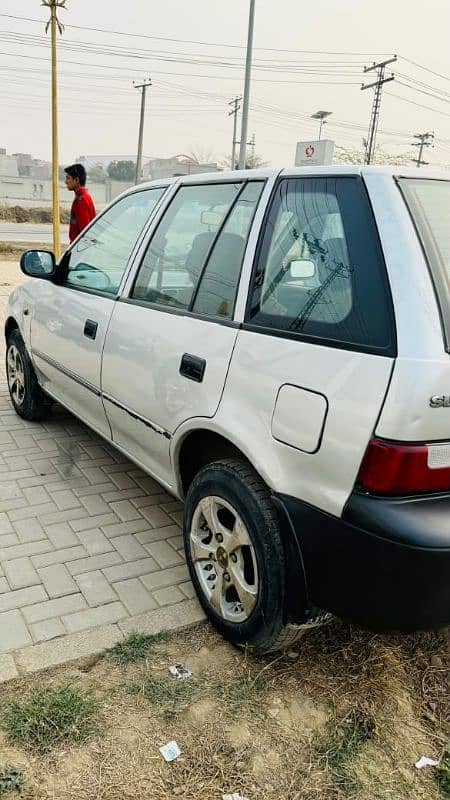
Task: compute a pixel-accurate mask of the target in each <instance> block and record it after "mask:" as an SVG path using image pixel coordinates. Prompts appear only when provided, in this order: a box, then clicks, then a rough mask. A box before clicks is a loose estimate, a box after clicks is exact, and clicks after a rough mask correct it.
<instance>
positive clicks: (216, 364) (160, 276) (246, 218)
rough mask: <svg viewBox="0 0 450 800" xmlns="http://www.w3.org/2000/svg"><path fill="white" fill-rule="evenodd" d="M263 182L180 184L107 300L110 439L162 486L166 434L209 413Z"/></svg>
mask: <svg viewBox="0 0 450 800" xmlns="http://www.w3.org/2000/svg"><path fill="white" fill-rule="evenodd" d="M263 186H264V181H251V182H244V181H236V182H235V181H228V182H223V183H214V184H213V183H205V184H203V185H192V184H186V185H181V186H180V187H179V189H178V191H177V193H176V194H175V195H174V197H173V198H172V200H171V203H170V205H169V206H168V208H167V209H166V211H165V213H164V214H163V216H162V218H161V220H160V221H159V224H158V225H157V227H156V230H155V232H154V233H153V235H152V236H151V239H150V242H149V245H148V246H147V249H146V250H144V251H143V257H142V259H141V261H140V265H139V269H138V271H137V275H136V276H132V275H130V277H129V279H128V281H127V286H126V291H125V292H124V294H123V296H122V297H121V298H120V299H119V301H118V302H117V303H116V304H115V308H114V311H113V315H112V318H111V323H110V326H109V329H108V334H107V337H106V342H105V349H104V356H103V367H102V389H103V396H104V402H105V408H106V412H107V415H108V418H109V421H110V424H111V429H112V433H113V439H114V441H116V442H117V444H118V445H119V446H121V447H123V448H124V449H125V450H126V451H127V452H128V453H130V455H132V457H133V458H135V459H136V460H138V461H139V462H140V463H141V464H142V465H143V466H144V467H145V468H146V469H148V470H149V471H150V472H152V473H153V474H154V475H156V476H157V477H159V478H160V479H161V480H162V481H163V482H164V483H166V485H171V480H172V478H171V468H170V455H169V448H170V440H171V436H172V434H173V432H174V431H175V429H176V428H177V427H178V426H179V425H180V424H181V423H182V422H183V421H185V420H187V419H189V418H191V417H197V416H203V417H212V416H214V414H215V413H216V410H217V408H218V405H219V402H220V398H221V395H222V391H223V386H224V383H225V378H226V374H227V370H228V365H229V362H230V359H231V355H232V351H233V347H234V344H235V341H236V335H237V331H238V326H237V325H235V324H234V323H233V321H232V319H233V313H234V304H235V298H236V293H237V287H238V283H239V278H240V272H241V265H242V261H243V257H244V253H245V250H246V246H247V239H248V235H249V232H250V228H251V225H252V221H253V216H254V213H255V210H256V207H257V204H258V201H259V198H260V196H261V192H262V190H263Z"/></svg>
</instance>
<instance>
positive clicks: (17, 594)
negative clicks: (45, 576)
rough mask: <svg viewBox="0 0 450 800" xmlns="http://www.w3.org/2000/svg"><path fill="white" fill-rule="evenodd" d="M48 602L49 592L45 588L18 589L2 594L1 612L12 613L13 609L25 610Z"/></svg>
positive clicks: (0, 596)
mask: <svg viewBox="0 0 450 800" xmlns="http://www.w3.org/2000/svg"><path fill="white" fill-rule="evenodd" d="M43 600H48V595H47V592H46V591H45V589H44V587H43V586H31V587H29V588H28V589H16V590H15V591H13V592H5V594H0V611H10V610H11V609H13V608H23V606H28V605H31V604H32V603H41V602H42V601H43Z"/></svg>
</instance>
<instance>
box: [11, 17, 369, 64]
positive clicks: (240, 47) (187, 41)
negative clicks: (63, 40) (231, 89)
mask: <svg viewBox="0 0 450 800" xmlns="http://www.w3.org/2000/svg"><path fill="white" fill-rule="evenodd" d="M0 17H6V18H8V19H15V20H20V21H24V22H36V23H39V24H40V25H42V24H43V23H42V20H41V19H36V17H20V16H16V15H13V14H2V13H0ZM66 27H67V29H69V28H73V29H74V30H80V31H91V32H94V33H107V34H113V35H114V36H128V37H130V38H136V39H154V40H157V41H162V42H178V43H183V44H200V45H206V46H209V47H230V48H233V49H237V50H245V49H246V48H245V46H244V45H240V44H228V43H225V42H204V41H198V40H195V39H174V38H169V37H167V36H152V35H150V34H144V33H131V32H127V31H115V30H111V29H108V28H90V27H87V26H84V25H67V26H66ZM255 50H263V51H265V52H272V53H298V52H302V53H312V54H314V53H317V54H322V55H331V56H340V55H345V56H361V57H362V58H367V56H368V53H355V52H345V51H335V50H303V49H301V51H300V48H298V49H295V50H292V49H286V48H280V47H255ZM376 55H381V54H376Z"/></svg>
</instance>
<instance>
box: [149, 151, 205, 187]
mask: <svg viewBox="0 0 450 800" xmlns="http://www.w3.org/2000/svg"><path fill="white" fill-rule="evenodd" d="M217 171H218V166H217V164H216V163H214V162H211V163H210V164H199V162H198V161H196V160H195V159H194V158H192V157H191V156H186V155H177V156H172V158H151V159H149V160H148V161H147V162H146V163H144V166H143V170H142V174H143V177H144V178H145V179H146V180H150V181H151V180H164V179H165V178H175V177H177V176H178V175H198V174H199V173H202V172H217Z"/></svg>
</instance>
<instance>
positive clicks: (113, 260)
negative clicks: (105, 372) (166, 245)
mask: <svg viewBox="0 0 450 800" xmlns="http://www.w3.org/2000/svg"><path fill="white" fill-rule="evenodd" d="M163 192H164V187H154V188H148V189H145V190H140V191H137V192H134V193H132V194H129V195H126V196H125V197H123V198H121V199H120V200H118V201H117V202H116V203H114V205H112V206H111V207H110V208H109V209H108V210H107V211H106V212H105V213H104V214H102V216H101V217H100V218H99V219H98V220H96V221H95V222H94V223H93V224H92V225H91V226H90V227H89V228H88V229H86V231H85V232H84V233H83V234H82V235H81V236H80V237H79V238H78V239H77V241H76V242H75V244H74V245H73V246H72V247H71V248H70V250H69V251H68V252H67V253H66V254H65V255H64V257H63V267H64V282H63V284H62V285H57V284H55V283H52V282H49V281H36V285H35V287H33V289H34V298H33V300H34V302H33V308H32V311H31V352H32V357H33V360H34V364H35V367H36V369H37V370H38V373H39V378H40V382H41V384H42V386H43V387H44V389H46V390H47V391H48V393H49V394H51V395H52V396H53V397H54V398H55V399H56V400H59V401H60V402H61V403H62V404H63V405H64V406H66V407H67V408H68V409H70V410H71V411H73V412H74V413H75V414H76V415H77V416H79V417H81V418H82V419H83V420H84V421H85V422H87V423H88V424H89V425H91V426H92V427H93V428H95V429H96V430H97V431H99V432H100V433H102V434H103V435H106V436H108V437H109V436H110V435H111V432H110V428H109V424H108V421H107V418H106V415H105V411H104V406H103V402H102V398H101V391H100V374H101V354H102V350H103V345H104V341H105V335H106V331H107V327H108V323H109V320H110V317H111V314H112V310H113V307H114V301H115V298H116V296H117V292H118V289H119V286H120V283H121V281H122V278H123V276H124V273H125V271H126V269H127V265H128V263H129V260H130V257H131V254H132V251H133V248H134V246H135V244H136V242H137V240H138V238H139V236H140V234H141V232H142V229H143V227H144V225H145V224H146V222H147V220H148V218H149V215H150V214H151V212H152V210H153V209H154V208H155V205H156V203H157V202H158V201H159V199H160V198H161V196H162V194H163Z"/></svg>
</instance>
